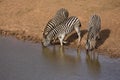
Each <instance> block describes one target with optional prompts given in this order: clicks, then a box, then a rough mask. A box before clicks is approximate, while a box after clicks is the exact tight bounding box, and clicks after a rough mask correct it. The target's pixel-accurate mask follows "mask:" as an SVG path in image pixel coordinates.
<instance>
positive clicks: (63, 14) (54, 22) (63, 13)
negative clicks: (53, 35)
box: [43, 8, 69, 38]
mask: <svg viewBox="0 0 120 80" xmlns="http://www.w3.org/2000/svg"><path fill="white" fill-rule="evenodd" d="M68 16H69V12H68V10H67V9H64V8H61V9H59V10H58V11H57V12H56V14H55V16H54V17H53V18H52V19H50V20H49V21H48V23H47V25H46V27H45V29H44V32H43V37H44V38H45V37H46V36H47V35H48V34H49V32H50V31H51V30H53V29H54V28H55V27H56V26H58V25H59V24H61V23H62V22H64V21H65V20H67V18H68Z"/></svg>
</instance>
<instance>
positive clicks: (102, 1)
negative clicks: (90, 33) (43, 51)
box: [0, 0, 120, 57]
mask: <svg viewBox="0 0 120 80" xmlns="http://www.w3.org/2000/svg"><path fill="white" fill-rule="evenodd" d="M59 8H66V9H68V10H69V13H70V15H74V16H77V17H78V18H79V19H80V21H81V23H82V28H81V30H82V36H83V38H82V42H81V44H82V45H83V47H84V44H85V40H86V28H87V23H88V20H89V17H90V16H91V15H92V14H93V13H96V14H98V15H100V16H101V19H102V30H101V37H102V39H101V40H100V41H99V43H98V46H99V47H98V50H99V51H106V52H107V53H108V54H110V55H112V56H118V57H120V28H119V27H120V17H119V16H120V0H98V1H95V0H0V33H1V34H2V35H13V36H16V37H17V38H19V39H25V40H26V39H27V40H31V41H35V42H40V39H42V33H43V29H44V27H45V25H46V23H47V21H48V20H49V19H50V18H51V17H52V16H53V15H54V14H55V12H56V11H57V10H58V9H59ZM72 37H75V35H73V36H70V37H69V39H68V40H69V41H71V45H70V46H73V47H75V45H74V43H76V40H70V38H72Z"/></svg>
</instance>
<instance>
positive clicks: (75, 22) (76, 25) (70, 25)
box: [43, 16, 81, 46]
mask: <svg viewBox="0 0 120 80" xmlns="http://www.w3.org/2000/svg"><path fill="white" fill-rule="evenodd" d="M80 27H81V23H80V20H79V19H78V18H77V17H75V16H71V17H69V18H68V19H67V20H66V21H65V22H63V23H61V24H60V25H58V26H57V27H55V28H54V29H53V30H52V31H50V32H49V34H48V35H47V36H46V38H44V39H43V45H44V46H48V45H49V44H50V42H51V39H52V38H58V39H59V41H60V44H61V46H62V45H63V39H64V37H65V35H67V34H69V33H70V32H72V31H73V30H75V31H76V32H77V34H78V42H80V39H81V36H80Z"/></svg>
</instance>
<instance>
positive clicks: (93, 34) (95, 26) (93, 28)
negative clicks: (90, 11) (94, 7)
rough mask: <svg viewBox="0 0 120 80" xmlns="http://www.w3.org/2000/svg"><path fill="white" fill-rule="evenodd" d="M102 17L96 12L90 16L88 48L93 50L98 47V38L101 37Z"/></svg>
mask: <svg viewBox="0 0 120 80" xmlns="http://www.w3.org/2000/svg"><path fill="white" fill-rule="evenodd" d="M100 29H101V19H100V16H98V15H96V14H94V15H92V16H91V17H90V20H89V23H88V35H87V41H86V49H87V50H92V49H95V48H96V40H97V39H100Z"/></svg>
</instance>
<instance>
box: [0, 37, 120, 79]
mask: <svg viewBox="0 0 120 80" xmlns="http://www.w3.org/2000/svg"><path fill="white" fill-rule="evenodd" d="M95 54H96V55H94V54H92V53H91V54H89V55H86V53H85V51H84V50H80V51H77V50H76V49H73V48H62V47H60V46H49V47H48V48H44V47H42V45H41V44H34V43H30V42H23V41H20V40H16V39H15V38H11V37H0V80H120V58H118V59H111V58H109V57H107V56H101V55H97V53H95Z"/></svg>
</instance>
